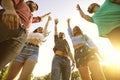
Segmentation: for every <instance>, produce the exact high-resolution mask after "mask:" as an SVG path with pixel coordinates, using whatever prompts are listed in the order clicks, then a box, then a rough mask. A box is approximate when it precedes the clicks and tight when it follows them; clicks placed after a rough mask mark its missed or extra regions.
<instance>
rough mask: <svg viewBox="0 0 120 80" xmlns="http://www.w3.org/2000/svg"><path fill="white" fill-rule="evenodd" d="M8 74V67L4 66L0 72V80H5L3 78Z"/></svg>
mask: <svg viewBox="0 0 120 80" xmlns="http://www.w3.org/2000/svg"><path fill="white" fill-rule="evenodd" d="M7 72H8V66H5V67H4V68H3V69H2V70H1V71H0V80H5V76H6V74H7Z"/></svg>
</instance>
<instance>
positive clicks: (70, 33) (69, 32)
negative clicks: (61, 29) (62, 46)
mask: <svg viewBox="0 0 120 80" xmlns="http://www.w3.org/2000/svg"><path fill="white" fill-rule="evenodd" d="M68 35H69V36H70V38H71V37H72V29H71V28H68Z"/></svg>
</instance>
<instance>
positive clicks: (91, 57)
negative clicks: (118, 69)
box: [67, 18, 106, 80]
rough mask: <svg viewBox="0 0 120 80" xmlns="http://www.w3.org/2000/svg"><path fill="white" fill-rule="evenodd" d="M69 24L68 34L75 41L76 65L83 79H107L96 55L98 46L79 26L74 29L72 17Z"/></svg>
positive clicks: (68, 21)
mask: <svg viewBox="0 0 120 80" xmlns="http://www.w3.org/2000/svg"><path fill="white" fill-rule="evenodd" d="M67 24H68V34H69V36H70V39H71V40H72V43H73V48H74V53H75V54H74V58H75V61H76V67H77V69H78V71H79V74H80V75H81V78H82V80H92V79H93V80H106V79H105V76H104V74H103V71H102V68H101V66H100V64H99V59H98V58H97V56H96V53H97V52H98V48H97V47H96V45H95V44H94V42H93V41H92V40H91V39H90V38H89V37H88V36H87V35H86V34H83V32H82V30H81V29H80V28H79V26H75V27H74V28H73V30H72V29H71V27H70V18H69V19H67ZM90 72H91V75H90Z"/></svg>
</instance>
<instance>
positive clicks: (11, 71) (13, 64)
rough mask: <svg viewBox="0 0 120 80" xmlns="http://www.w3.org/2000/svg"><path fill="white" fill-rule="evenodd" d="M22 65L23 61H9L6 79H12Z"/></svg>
mask: <svg viewBox="0 0 120 80" xmlns="http://www.w3.org/2000/svg"><path fill="white" fill-rule="evenodd" d="M22 66H23V63H21V62H17V61H12V62H11V63H10V66H9V69H8V74H7V76H6V80H13V79H14V78H15V77H16V76H17V74H18V73H19V71H20V69H21V67H22Z"/></svg>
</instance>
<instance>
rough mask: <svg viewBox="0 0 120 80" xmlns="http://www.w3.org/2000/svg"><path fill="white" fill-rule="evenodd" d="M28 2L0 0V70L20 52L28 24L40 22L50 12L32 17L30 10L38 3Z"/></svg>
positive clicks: (34, 8)
mask: <svg viewBox="0 0 120 80" xmlns="http://www.w3.org/2000/svg"><path fill="white" fill-rule="evenodd" d="M8 3H9V4H8ZM28 3H29V4H28ZM28 3H27V4H26V2H25V1H24V0H0V5H1V6H2V9H0V70H1V69H2V68H3V67H4V66H5V65H7V64H8V63H9V62H10V61H11V60H12V59H14V58H15V57H16V56H17V55H18V54H19V53H20V51H21V49H22V48H23V46H24V43H25V41H26V37H27V31H28V30H29V27H30V24H31V23H32V22H33V23H35V22H40V21H41V20H43V19H44V18H45V17H46V16H48V15H49V14H50V13H48V14H45V15H43V16H41V17H39V16H38V17H33V16H32V12H33V11H37V10H38V5H37V4H36V3H34V2H33V1H28Z"/></svg>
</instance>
